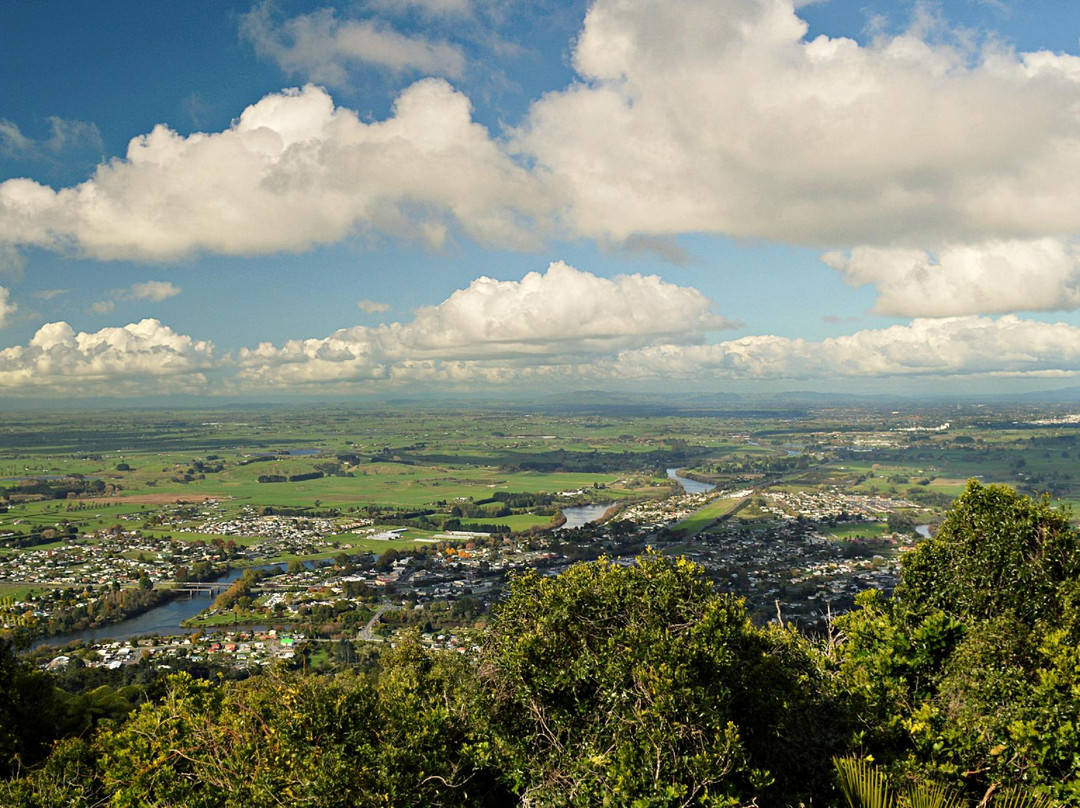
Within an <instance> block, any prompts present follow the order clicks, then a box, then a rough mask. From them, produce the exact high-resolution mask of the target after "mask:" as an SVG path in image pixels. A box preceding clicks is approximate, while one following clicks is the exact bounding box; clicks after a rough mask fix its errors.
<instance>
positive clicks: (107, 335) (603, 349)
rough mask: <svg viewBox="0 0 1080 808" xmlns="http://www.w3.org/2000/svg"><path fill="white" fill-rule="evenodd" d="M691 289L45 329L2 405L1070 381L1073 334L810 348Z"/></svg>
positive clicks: (572, 275) (578, 289)
mask: <svg viewBox="0 0 1080 808" xmlns="http://www.w3.org/2000/svg"><path fill="white" fill-rule="evenodd" d="M730 325H731V324H730V323H729V322H728V321H727V320H725V319H724V318H722V317H719V316H718V315H716V314H714V313H713V312H712V302H711V301H710V300H708V298H706V297H705V296H704V295H702V294H701V293H700V292H698V291H697V290H695V289H692V288H689V287H681V286H676V285H674V284H670V283H665V282H664V281H662V280H660V279H659V278H657V277H655V276H642V275H628V276H621V277H617V278H614V279H605V278H600V277H597V276H595V275H592V274H591V273H588V272H583V271H580V270H577V269H574V268H573V267H570V266H568V265H566V264H563V263H559V262H556V263H554V264H552V265H551V266H550V267H548V269H547V271H546V272H544V273H542V274H541V273H536V272H534V273H529V274H528V275H526V276H525V277H524V278H522V279H521V280H520V281H499V280H494V279H491V278H479V279H477V280H476V281H474V282H473V283H472V284H470V285H469V286H468V287H467V288H465V289H461V290H458V291H457V292H455V293H454V294H452V295H450V296H449V297H448V298H447V299H446V300H444V301H443V302H442V303H440V304H439V305H437V306H429V307H425V308H422V309H419V310H418V311H417V312H416V314H415V316H414V317H413V319H412V320H410V321H409V322H395V323H390V324H387V325H380V326H376V327H364V326H355V327H353V328H348V329H342V330H340V331H337V332H335V333H333V334H331V335H329V336H327V337H321V338H313V339H305V340H290V341H289V342H286V343H285V344H284V345H281V346H280V347H279V346H275V345H273V344H270V343H263V344H261V345H258V346H257V347H255V348H247V349H242V350H240V351H238V352H237V353H235V354H220V353H217V352H216V351H215V349H214V346H213V345H212V344H211V343H210V342H209V341H205V340H199V339H196V338H193V337H190V336H186V335H183V334H179V333H177V332H175V331H173V330H172V329H171V328H169V327H168V326H166V325H163V324H162V323H161V322H159V321H158V320H153V319H147V320H142V321H141V322H138V323H133V324H131V325H127V326H124V327H123V328H103V329H101V330H100V331H97V332H92V333H76V332H75V331H74V329H72V328H71V326H69V325H68V324H67V323H63V322H57V323H49V324H47V325H45V326H42V328H41V329H39V330H38V332H37V333H36V334H35V335H34V337H33V338H32V339H31V340H30V341H29V343H28V344H26V345H24V346H16V347H12V348H7V349H5V350H2V351H0V390H3V391H4V394H5V395H10V396H24V397H34V396H39V395H55V394H57V393H59V392H64V393H66V394H68V395H125V394H144V395H152V394H153V395H156V394H160V393H166V392H178V391H185V392H200V393H206V394H229V395H242V394H263V393H266V392H268V391H269V392H275V393H278V392H282V391H285V390H288V391H290V392H292V393H296V394H312V393H317V394H320V395H323V394H328V395H338V394H340V395H344V394H348V393H355V392H371V393H376V392H383V393H385V392H388V391H391V390H395V389H398V388H401V387H405V386H409V387H411V388H417V387H419V388H424V389H428V390H431V391H440V392H448V393H458V392H475V391H487V392H498V391H505V390H514V391H520V390H526V389H534V390H543V391H546V392H553V391H555V390H559V389H571V388H574V387H579V386H581V385H590V384H597V383H612V384H616V385H623V384H643V385H645V386H652V387H657V388H661V389H666V388H667V387H669V386H670V385H672V384H675V383H678V384H685V383H690V384H692V385H694V386H700V387H703V388H709V387H718V386H719V387H723V386H725V385H727V384H728V383H731V382H753V381H760V380H763V379H767V380H778V379H779V380H791V381H799V382H802V381H809V382H812V383H817V384H826V385H830V386H833V387H837V386H839V387H844V386H847V387H851V386H852V385H859V384H861V383H863V382H864V381H865V380H866V379H904V378H909V379H914V378H926V379H938V378H957V377H961V378H963V377H968V378H976V377H1000V376H1009V377H1033V378H1042V377H1049V378H1055V379H1058V378H1072V377H1080V328H1077V327H1075V326H1071V325H1068V324H1064V323H1044V322H1038V321H1032V320H1024V319H1021V318H1019V317H1017V316H1015V315H1007V316H1003V317H999V318H996V319H994V318H989V317H977V316H968V317H948V318H920V319H916V320H914V321H913V322H912V323H910V324H909V325H897V326H892V327H889V328H882V329H865V330H862V331H858V332H856V333H854V334H850V335H846V336H842V337H835V338H830V339H825V340H822V341H818V342H812V341H806V340H800V339H791V338H786V337H779V336H768V335H765V336H749V337H742V338H739V339H731V340H726V341H718V342H710V341H709V338H710V337H715V336H716V335H717V333H718V332H719V330H720V329H723V328H725V327H728V326H730Z"/></svg>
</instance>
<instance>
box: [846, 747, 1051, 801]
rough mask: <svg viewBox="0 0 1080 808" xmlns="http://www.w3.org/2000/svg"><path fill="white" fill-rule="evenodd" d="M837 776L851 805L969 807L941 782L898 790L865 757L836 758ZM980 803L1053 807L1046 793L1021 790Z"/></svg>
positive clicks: (986, 799)
mask: <svg viewBox="0 0 1080 808" xmlns="http://www.w3.org/2000/svg"><path fill="white" fill-rule="evenodd" d="M833 763H834V764H835V766H836V775H837V779H838V780H839V781H840V790H841V791H842V792H843V794H844V798H845V799H846V800H847V804H848V806H849V808H966V806H968V803H967V802H966V801H965V800H963V799H962V798H961V797H960V796H959V795H957V794H955V793H953V792H952V791H950V789H948V788H946V787H945V786H943V785H941V784H937V785H934V784H929V783H925V782H918V781H915V782H909V783H907V785H906V787H902V788H899V789H896V788H894V787H893V786H892V784H891V783H890V782H889V778H888V777H887V776H886V774H885V772H884V771H883V770H882V769H881V767H879V766H876V765H874V764H873V763H871V762H870V761H868V760H866V759H865V758H857V757H843V758H836V759H835V760H834V761H833ZM979 805H980V806H989V808H1051V807H1052V806H1053V803H1052V802H1051V800H1050V799H1049V798H1048V797H1047V796H1046V795H1045V794H1032V793H1030V792H1028V791H1024V790H1020V789H1006V790H1004V791H1001V792H998V793H993V792H990V793H988V794H987V795H986V797H985V798H984V800H983V801H981V802H980V803H979Z"/></svg>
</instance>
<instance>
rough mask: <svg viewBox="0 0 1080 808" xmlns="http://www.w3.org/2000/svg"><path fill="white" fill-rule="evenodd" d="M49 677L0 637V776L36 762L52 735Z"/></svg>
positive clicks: (52, 704)
mask: <svg viewBox="0 0 1080 808" xmlns="http://www.w3.org/2000/svg"><path fill="white" fill-rule="evenodd" d="M53 699H54V694H53V686H52V683H51V682H50V681H49V678H48V677H47V676H46V675H45V674H44V673H42V672H41V671H37V670H34V669H33V668H32V667H31V666H30V665H29V663H28V662H26V660H24V659H23V658H21V657H20V656H19V655H18V654H17V653H16V651H15V646H14V645H13V644H12V643H11V642H9V641H8V640H5V639H2V638H0V705H2V706H0V776H8V775H10V774H11V772H12V771H13V770H16V769H17V768H18V767H19V766H20V765H24V764H30V763H36V762H37V761H38V760H39V759H40V757H41V756H42V755H43V754H44V752H45V751H46V748H47V745H48V744H49V743H50V742H51V741H52V739H53V738H54V737H55V735H54V732H55V729H54V726H55V718H54V711H55V710H54V702H53Z"/></svg>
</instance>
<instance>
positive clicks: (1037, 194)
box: [0, 0, 1080, 404]
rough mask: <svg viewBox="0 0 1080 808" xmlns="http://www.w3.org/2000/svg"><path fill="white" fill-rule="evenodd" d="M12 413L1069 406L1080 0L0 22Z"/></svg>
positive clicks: (781, 2) (372, 6)
mask: <svg viewBox="0 0 1080 808" xmlns="http://www.w3.org/2000/svg"><path fill="white" fill-rule="evenodd" d="M0 75H2V76H3V77H4V80H3V81H2V82H0V399H3V400H5V401H8V402H19V401H26V402H27V403H31V404H32V403H34V402H39V401H58V400H74V401H79V400H97V399H100V398H108V399H113V400H116V401H119V402H122V401H125V400H138V399H141V398H145V397H175V398H176V400H183V399H184V398H185V397H206V398H208V399H210V400H215V399H216V400H221V401H226V400H233V399H248V400H259V399H265V400H279V399H282V398H312V397H314V398H320V399H337V398H342V399H348V398H350V397H361V396H362V397H371V396H375V397H386V398H401V397H403V396H412V395H417V396H420V395H432V394H435V395H448V396H460V395H484V396H493V397H498V396H501V395H504V396H508V397H510V396H512V397H515V398H521V397H528V396H532V395H539V394H543V395H551V394H558V393H559V392H560V391H574V390H610V391H628V392H633V391H652V392H656V391H659V392H672V393H676V392H678V393H695V394H696V393H705V394H707V393H713V392H725V393H739V394H770V393H776V392H782V391H787V390H816V391H821V392H852V393H881V394H896V393H900V394H905V395H967V394H976V393H977V394H991V393H1004V392H1023V391H1030V390H1052V389H1058V388H1067V387H1074V386H1078V385H1080V14H1078V13H1077V12H1076V9H1075V4H1074V3H1073V2H1071V0H1025V1H1024V2H1020V1H1019V0H940V2H912V1H911V0H889V1H888V2H885V1H884V0H880V1H879V0H820V1H819V2H805V1H801V2H793V0H725V1H724V2H716V0H594V2H589V3H587V2H578V1H577V0H528V2H519V0H354V2H344V3H339V4H337V5H330V4H322V3H300V2H290V1H289V0H278V2H262V1H260V2H254V3H253V2H250V0H249V1H248V2H234V1H233V0H221V1H220V2H210V0H197V1H196V2H191V3H143V2H130V1H129V0H114V2H110V3H93V4H92V3H61V2H59V0H55V1H54V0H38V2H29V1H28V0H27V1H23V0H13V2H8V3H3V4H0Z"/></svg>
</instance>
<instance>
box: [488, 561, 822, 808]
mask: <svg viewBox="0 0 1080 808" xmlns="http://www.w3.org/2000/svg"><path fill="white" fill-rule="evenodd" d="M481 680H482V683H483V693H484V697H485V699H486V703H485V706H484V709H483V710H482V711H481V712H482V715H484V716H485V717H486V719H487V720H488V721H489V726H490V733H491V736H492V743H493V745H494V750H495V754H496V756H497V757H498V759H499V760H500V768H501V769H502V770H503V771H504V772H506V775H507V777H508V778H509V781H510V783H511V785H512V787H513V788H514V790H515V791H516V792H517V793H518V794H519V795H520V796H521V797H522V799H523V801H524V802H525V803H527V804H530V805H551V806H555V805H599V804H604V805H635V806H647V805H648V806H652V805H657V806H659V805H690V804H697V805H738V804H741V802H740V801H742V800H749V799H752V798H753V797H755V796H758V795H761V796H762V797H763V798H766V799H767V800H768V801H769V802H770V803H773V804H780V801H781V800H787V799H793V798H794V797H795V796H796V795H797V794H798V793H799V792H800V791H802V790H810V789H812V788H813V787H814V786H815V785H819V784H820V781H821V780H823V779H824V778H825V777H827V773H828V770H829V763H828V761H829V758H828V755H829V751H828V750H829V746H830V743H829V733H828V730H826V729H825V728H826V727H829V726H830V725H832V726H834V727H835V726H836V725H837V724H838V723H841V724H842V716H841V714H839V713H838V711H837V710H836V705H835V704H834V703H832V701H831V699H830V695H829V692H828V688H827V682H826V681H825V679H824V676H823V675H822V673H821V671H820V670H819V669H818V668H817V666H816V665H815V659H814V657H813V655H812V654H811V652H810V651H809V649H808V648H807V646H806V644H805V643H804V642H803V641H802V640H800V639H799V638H798V637H797V636H795V635H793V634H790V633H788V632H786V631H783V630H780V629H769V630H759V629H756V628H754V626H753V625H751V623H750V621H749V619H748V618H747V615H746V612H745V609H744V608H743V606H742V604H741V602H738V601H736V600H734V599H732V598H730V597H727V596H721V595H718V594H716V593H714V592H713V591H712V587H711V584H710V582H709V581H708V580H706V578H705V577H704V575H703V571H702V570H701V568H700V567H697V566H696V565H694V564H691V563H689V562H687V561H685V560H683V559H679V560H677V561H671V560H668V559H666V558H663V557H660V556H657V555H652V554H650V555H647V556H645V557H643V558H640V559H638V563H637V564H635V565H633V566H629V567H624V566H620V565H617V564H614V563H612V562H610V561H605V560H601V561H598V562H595V563H591V564H580V565H577V566H575V567H572V568H571V569H569V570H567V571H566V572H564V573H563V574H562V575H560V576H559V577H558V578H542V577H540V576H539V575H536V574H535V573H532V572H529V573H525V574H523V575H522V576H520V577H519V578H518V579H517V580H516V581H515V582H514V585H513V588H512V593H511V595H510V597H509V598H508V599H507V600H506V601H505V602H504V603H503V604H502V605H501V607H500V608H499V609H498V612H497V614H496V619H495V625H494V629H493V631H492V632H491V633H490V634H489V637H488V640H487V643H486V645H485V647H484V649H483V652H482V670H481ZM826 716H828V718H827V719H826Z"/></svg>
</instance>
